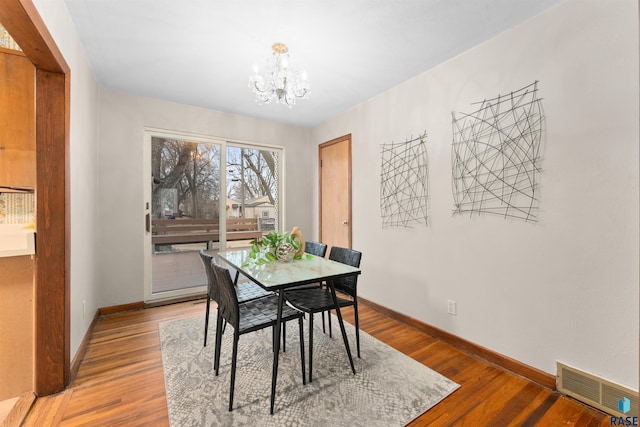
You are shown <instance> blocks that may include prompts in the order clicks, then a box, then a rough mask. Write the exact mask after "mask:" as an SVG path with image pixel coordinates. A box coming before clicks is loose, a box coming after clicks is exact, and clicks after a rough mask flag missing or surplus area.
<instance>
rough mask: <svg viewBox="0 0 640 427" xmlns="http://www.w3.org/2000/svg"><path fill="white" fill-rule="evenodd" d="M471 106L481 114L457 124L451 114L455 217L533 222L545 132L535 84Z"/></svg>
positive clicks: (464, 118) (462, 114) (458, 120)
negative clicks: (490, 216)
mask: <svg viewBox="0 0 640 427" xmlns="http://www.w3.org/2000/svg"><path fill="white" fill-rule="evenodd" d="M475 104H480V108H478V109H477V110H476V111H474V112H473V113H468V114H467V113H461V117H460V118H458V119H457V118H456V117H455V114H454V113H452V116H453V146H452V151H451V162H452V175H453V176H452V186H453V199H454V203H455V210H454V215H455V214H464V213H469V214H470V215H473V214H474V213H477V214H490V215H500V216H503V217H505V218H516V219H519V220H524V221H532V222H536V221H537V214H538V209H539V207H538V202H539V200H538V188H537V187H538V182H537V179H538V175H539V173H540V164H539V163H540V157H539V156H540V145H541V144H540V143H541V139H542V133H543V131H544V129H543V124H544V120H543V119H544V115H543V110H542V99H541V98H538V82H537V81H536V82H534V83H532V84H530V85H528V86H526V87H524V88H522V89H519V90H517V91H515V92H511V93H510V94H508V95H501V96H498V97H497V98H493V99H489V100H484V101H482V102H477V103H475Z"/></svg>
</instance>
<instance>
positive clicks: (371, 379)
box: [160, 309, 459, 427]
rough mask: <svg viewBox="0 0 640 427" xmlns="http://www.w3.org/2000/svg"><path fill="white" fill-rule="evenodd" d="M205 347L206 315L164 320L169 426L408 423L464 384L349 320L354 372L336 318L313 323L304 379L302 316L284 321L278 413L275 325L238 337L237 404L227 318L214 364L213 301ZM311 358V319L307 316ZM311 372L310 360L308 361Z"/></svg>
mask: <svg viewBox="0 0 640 427" xmlns="http://www.w3.org/2000/svg"><path fill="white" fill-rule="evenodd" d="M211 314H212V316H211V317H213V319H212V320H213V321H210V325H209V339H208V343H207V347H203V346H202V343H203V334H204V315H202V316H196V317H190V318H185V319H179V320H173V321H168V322H163V323H161V324H160V341H161V347H162V363H163V368H164V379H165V385H166V389H167V402H168V406H169V420H170V423H171V425H172V426H174V427H178V426H245V425H252V426H254V427H255V426H297V425H302V426H316V425H317V426H320V425H322V426H340V425H349V426H385V427H387V426H404V425H405V424H407V423H408V422H410V421H412V420H413V419H415V418H416V417H418V416H419V415H420V414H422V413H424V412H425V411H427V410H428V409H429V408H431V407H432V406H434V405H435V404H437V403H438V402H440V401H441V400H442V399H444V398H445V397H446V396H448V395H449V394H450V393H452V392H453V391H454V390H456V389H457V388H458V387H459V386H458V384H456V383H454V382H453V381H451V380H449V379H447V378H445V377H443V376H442V375H440V374H438V373H437V372H434V371H433V370H431V369H429V368H427V367H426V366H424V365H422V364H421V363H419V362H416V361H415V360H413V359H411V358H410V357H408V356H405V355H404V354H402V353H400V352H398V351H396V350H394V349H393V348H391V347H389V346H388V345H386V344H384V343H382V342H381V341H378V340H377V339H375V338H373V337H371V336H370V335H368V334H366V333H365V332H363V331H360V346H361V356H362V358H361V359H358V358H357V357H356V354H355V331H354V328H353V326H351V325H350V324H348V323H346V322H345V327H346V329H347V336H348V337H349V340H350V341H349V342H350V345H351V348H352V351H353V356H354V364H355V367H356V375H353V373H352V372H351V368H350V366H349V361H348V359H347V354H346V351H345V349H344V344H343V342H342V338H341V335H340V331H339V328H338V327H337V325H338V322H337V318H335V317H334V318H333V322H332V324H333V328H334V331H333V332H334V334H333V338H329V335H328V334H323V333H322V329H321V327H322V326H321V325H322V323H321V322H320V318H319V316H318V317H317V322H315V323H316V325H317V324H319V328H318V329H315V331H314V332H315V333H314V335H313V338H314V346H313V347H314V352H313V356H314V357H313V382H312V383H308V382H307V385H305V386H303V385H302V373H301V368H300V345H299V343H298V325H297V322H289V324H288V325H287V337H286V339H287V342H286V344H287V351H286V353H281V354H280V362H279V369H278V385H277V390H276V393H277V394H276V406H275V413H274V414H273V415H270V414H269V405H270V404H269V402H270V396H271V369H272V362H273V353H272V351H271V329H270V328H269V329H266V330H262V331H259V332H254V333H250V334H247V335H243V336H241V337H240V341H239V343H238V366H237V371H236V386H235V397H234V405H233V406H234V407H233V411H232V412H229V411H228V405H229V380H230V369H231V347H232V343H233V333H232V329H231V327H230V326H229V327H228V329H227V330H226V331H225V334H224V335H223V340H222V357H221V362H220V374H219V375H218V376H217V377H216V376H215V374H214V371H213V353H214V341H215V309H212V312H211ZM304 323H305V337H306V339H305V357H306V358H307V363H308V341H307V339H308V334H307V332H308V331H307V329H306V327H307V325H308V321H306V320H305V322H304ZM307 375H308V368H307Z"/></svg>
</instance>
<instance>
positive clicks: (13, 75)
mask: <svg viewBox="0 0 640 427" xmlns="http://www.w3.org/2000/svg"><path fill="white" fill-rule="evenodd" d="M35 184H36V124H35V68H34V66H33V64H32V63H31V61H29V59H27V57H25V56H24V55H23V54H22V53H21V52H17V51H12V50H8V49H2V48H0V186H17V187H35Z"/></svg>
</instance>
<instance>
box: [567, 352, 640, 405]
mask: <svg viewBox="0 0 640 427" xmlns="http://www.w3.org/2000/svg"><path fill="white" fill-rule="evenodd" d="M557 372H558V373H557V377H556V386H557V388H558V391H559V392H561V393H564V394H566V395H568V396H571V397H573V398H574V399H577V400H579V401H581V402H584V403H586V404H587V405H591V406H593V407H595V408H598V409H600V410H602V411H604V412H607V413H608V414H611V415H615V416H617V417H629V416H631V417H633V416H638V392H637V391H634V390H631V389H630V388H627V387H624V386H621V385H619V384H616V383H613V382H611V381H607V380H605V379H604V378H599V377H597V376H595V375H592V374H589V373H587V372H584V371H581V370H579V369H576V368H572V367H570V366H567V365H565V364H563V363H560V362H557ZM625 398H627V399H629V403H630V409H629V411H628V412H627V413H626V414H625V413H623V412H622V411H621V410H620V409H619V402H620V401H621V400H624V399H625Z"/></svg>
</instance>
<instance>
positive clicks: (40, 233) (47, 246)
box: [0, 0, 71, 396]
mask: <svg viewBox="0 0 640 427" xmlns="http://www.w3.org/2000/svg"><path fill="white" fill-rule="evenodd" d="M0 22H2V25H3V26H4V27H5V28H6V29H7V31H8V32H9V34H11V36H12V37H13V39H14V40H15V41H16V43H17V44H18V46H20V48H21V49H22V50H23V52H24V53H25V55H26V56H27V58H29V60H30V61H31V62H32V63H33V64H34V66H35V68H36V100H35V102H36V153H37V154H36V165H37V172H36V174H37V175H36V227H37V233H36V240H37V249H36V250H37V253H36V263H35V298H34V313H35V327H34V356H35V361H34V362H35V366H34V392H35V393H36V395H39V396H43V395H48V394H53V393H57V392H59V391H61V390H63V389H64V388H65V387H66V386H67V385H68V384H69V383H70V381H71V373H70V366H71V361H70V335H71V334H70V320H69V318H70V316H69V313H70V292H69V288H70V276H69V273H70V259H71V256H70V253H71V245H70V241H71V240H70V230H71V222H70V215H69V205H70V202H69V197H70V195H69V188H70V186H69V126H70V114H69V100H70V71H69V66H68V65H67V63H66V62H65V60H64V58H63V56H62V54H61V52H60V50H59V49H58V47H57V46H56V43H55V41H54V40H53V37H52V36H51V34H50V33H49V31H48V30H47V27H46V25H45V24H44V21H43V20H42V18H41V17H40V15H39V14H38V11H37V10H36V8H35V6H34V5H33V3H32V1H31V0H0Z"/></svg>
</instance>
